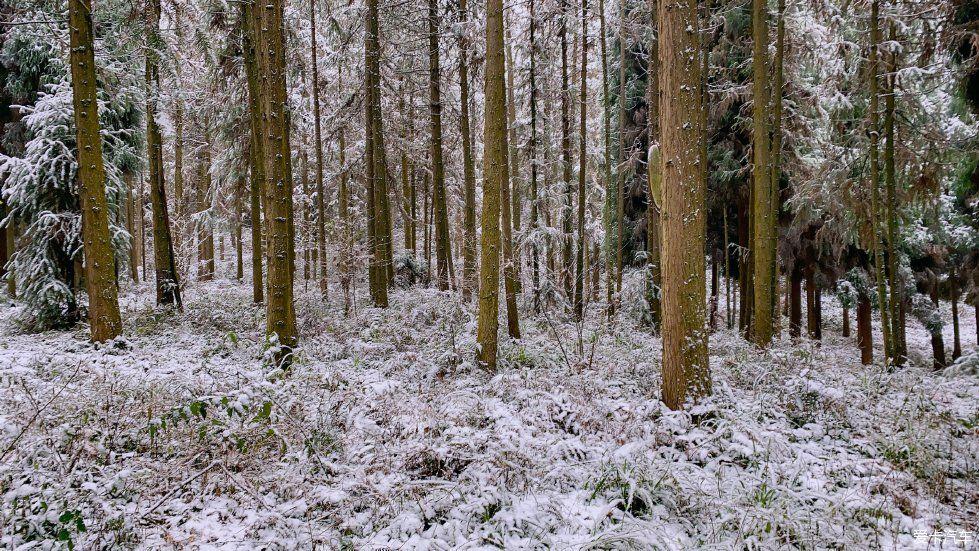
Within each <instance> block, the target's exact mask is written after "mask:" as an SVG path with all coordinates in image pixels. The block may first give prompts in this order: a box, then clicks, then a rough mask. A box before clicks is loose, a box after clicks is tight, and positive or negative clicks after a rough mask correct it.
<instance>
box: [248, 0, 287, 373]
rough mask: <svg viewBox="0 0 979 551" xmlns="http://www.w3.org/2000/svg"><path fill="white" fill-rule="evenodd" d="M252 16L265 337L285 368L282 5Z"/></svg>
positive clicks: (273, 0) (273, 1)
mask: <svg viewBox="0 0 979 551" xmlns="http://www.w3.org/2000/svg"><path fill="white" fill-rule="evenodd" d="M261 7H262V8H263V9H256V10H253V11H252V14H251V15H252V21H251V29H250V30H251V32H252V40H253V43H254V44H255V45H256V48H255V52H256V56H255V58H256V59H255V61H256V69H257V73H258V76H259V82H260V86H259V95H258V113H259V114H260V115H261V121H260V124H259V128H261V130H262V132H261V134H260V136H261V139H260V140H259V141H260V142H261V146H262V147H261V149H262V154H263V159H261V160H260V162H261V163H262V164H263V169H264V176H265V181H264V182H263V185H262V191H263V194H264V196H265V197H264V198H265V201H264V203H265V205H264V206H265V212H266V220H267V225H268V247H267V249H266V255H265V260H266V265H267V267H268V291H269V293H268V294H269V296H268V300H267V301H266V309H265V310H266V334H267V335H269V336H272V335H276V336H277V338H278V343H279V345H280V347H281V348H280V350H279V352H278V353H277V354H276V362H277V363H278V364H279V365H280V366H283V367H286V366H288V365H290V363H291V361H292V350H293V348H294V347H295V346H296V344H297V342H298V335H297V332H296V313H295V306H294V304H293V280H294V270H295V263H294V255H295V252H294V248H295V244H294V236H295V234H294V229H293V228H294V225H293V224H292V218H293V208H292V184H291V182H292V167H291V155H290V154H289V151H290V147H289V131H288V123H289V120H288V117H287V113H286V66H285V37H284V33H283V31H284V21H283V19H284V2H283V0H269V2H268V4H266V5H265V6H261Z"/></svg>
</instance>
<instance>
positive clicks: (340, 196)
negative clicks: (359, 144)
mask: <svg viewBox="0 0 979 551" xmlns="http://www.w3.org/2000/svg"><path fill="white" fill-rule="evenodd" d="M338 84H339V83H338ZM337 138H338V142H339V145H338V149H339V156H340V187H339V189H338V190H337V210H338V211H339V215H340V255H339V257H340V258H339V264H340V265H339V271H340V288H341V290H342V291H343V312H344V314H350V309H351V293H350V283H351V279H352V272H351V268H352V264H353V230H352V227H351V223H350V190H349V179H350V176H349V172H348V170H347V140H346V127H345V126H342V125H341V126H340V130H339V136H338V137H337Z"/></svg>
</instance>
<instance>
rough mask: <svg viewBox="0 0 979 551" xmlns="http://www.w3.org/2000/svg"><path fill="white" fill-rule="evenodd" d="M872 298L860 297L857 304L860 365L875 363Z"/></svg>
mask: <svg viewBox="0 0 979 551" xmlns="http://www.w3.org/2000/svg"><path fill="white" fill-rule="evenodd" d="M871 323H872V319H871V310H870V297H869V296H865V295H860V302H858V303H857V346H859V347H860V363H862V364H863V365H870V364H872V363H874V328H873V326H872V325H871Z"/></svg>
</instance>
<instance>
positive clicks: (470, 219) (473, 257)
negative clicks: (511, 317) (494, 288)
mask: <svg viewBox="0 0 979 551" xmlns="http://www.w3.org/2000/svg"><path fill="white" fill-rule="evenodd" d="M468 19H469V9H468V7H467V6H466V0H459V21H460V23H461V25H462V26H463V27H465V25H466V23H467V21H468ZM533 25H534V23H533V3H531V29H533ZM533 32H534V31H533V30H531V64H533V47H534V46H533ZM531 71H533V69H531ZM531 78H533V77H531ZM531 94H533V91H531ZM469 95H470V94H469V40H468V39H467V38H466V34H465V33H464V32H462V33H459V102H460V104H461V105H460V106H461V116H460V121H459V125H460V131H461V132H462V172H463V177H462V182H463V184H462V185H463V207H462V211H463V214H462V297H463V298H464V299H466V300H469V298H470V297H471V296H472V294H473V293H475V292H476V287H477V281H476V261H477V254H478V252H477V250H476V162H475V160H474V159H473V143H472V129H471V128H470V127H471V126H472V123H471V120H470V118H471V117H470V113H469Z"/></svg>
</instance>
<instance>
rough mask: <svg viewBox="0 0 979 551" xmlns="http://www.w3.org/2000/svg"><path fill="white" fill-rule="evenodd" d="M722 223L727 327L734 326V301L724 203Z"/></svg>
mask: <svg viewBox="0 0 979 551" xmlns="http://www.w3.org/2000/svg"><path fill="white" fill-rule="evenodd" d="M723 208H724V210H723V214H722V215H721V217H722V223H723V224H724V287H725V293H724V300H725V305H726V306H727V310H726V312H725V314H726V318H727V328H728V329H732V328H734V301H733V300H731V243H729V242H728V226H727V205H724V207H723Z"/></svg>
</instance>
